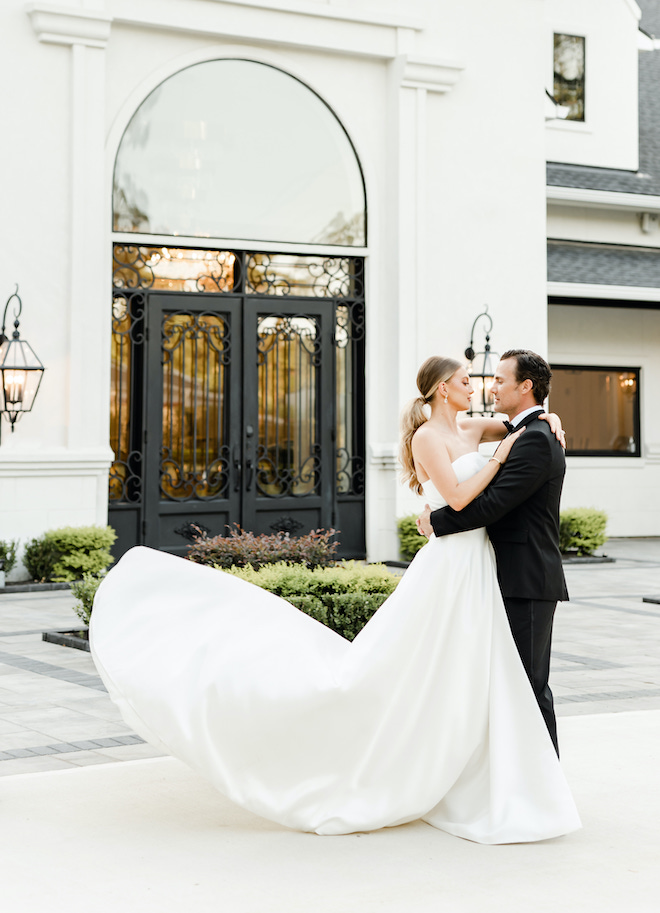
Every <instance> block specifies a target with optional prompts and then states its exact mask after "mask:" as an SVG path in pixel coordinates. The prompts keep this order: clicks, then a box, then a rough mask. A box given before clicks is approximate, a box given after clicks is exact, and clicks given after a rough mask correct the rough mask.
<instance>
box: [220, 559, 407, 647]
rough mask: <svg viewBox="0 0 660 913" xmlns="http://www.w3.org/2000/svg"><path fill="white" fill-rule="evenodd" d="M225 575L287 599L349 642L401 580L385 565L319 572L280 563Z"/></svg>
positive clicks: (352, 563) (233, 570) (344, 566)
mask: <svg viewBox="0 0 660 913" xmlns="http://www.w3.org/2000/svg"><path fill="white" fill-rule="evenodd" d="M226 572H227V573H229V574H233V575H234V576H235V577H240V578H241V579H242V580H247V581H249V582H250V583H254V584H256V585H257V586H261V587H263V588H264V589H265V590H268V591H269V592H271V593H275V594H276V595H277V596H282V598H284V599H286V600H287V601H288V602H290V603H291V604H292V605H295V606H296V608H298V609H300V610H301V611H303V612H305V614H307V615H311V616H312V618H315V619H316V620H317V621H320V622H321V623H322V624H325V625H327V626H328V627H329V628H332V630H333V631H336V632H337V633H338V634H341V636H342V637H345V638H346V639H347V640H353V638H354V637H355V636H356V635H357V634H358V632H359V631H361V630H362V628H363V627H364V625H365V624H366V623H367V622H368V621H369V619H370V618H371V616H372V615H373V614H374V612H375V611H376V609H378V608H379V606H381V605H382V603H383V602H384V601H385V600H386V599H387V597H388V596H389V595H390V593H393V592H394V590H395V589H396V586H397V583H398V582H399V578H398V577H397V576H396V575H395V574H391V573H390V572H389V571H388V570H387V569H386V568H385V567H384V566H383V565H382V564H371V565H366V566H365V565H362V564H359V563H358V562H356V561H345V562H342V563H339V564H335V565H333V566H332V567H317V568H308V567H305V566H304V565H301V564H297V565H294V564H287V563H285V562H280V563H277V564H268V565H265V566H263V567H261V568H260V569H258V570H255V568H253V567H251V566H247V567H242V568H238V567H233V568H228V569H226Z"/></svg>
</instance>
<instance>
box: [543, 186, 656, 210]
mask: <svg viewBox="0 0 660 913" xmlns="http://www.w3.org/2000/svg"><path fill="white" fill-rule="evenodd" d="M546 198H547V200H548V202H549V203H563V204H564V205H565V206H584V207H587V208H590V209H618V210H628V211H629V212H660V196H655V195H653V194H650V193H619V192H617V191H615V190H587V189H586V188H583V187H555V186H550V185H548V186H547V187H546Z"/></svg>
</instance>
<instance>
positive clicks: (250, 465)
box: [245, 447, 254, 491]
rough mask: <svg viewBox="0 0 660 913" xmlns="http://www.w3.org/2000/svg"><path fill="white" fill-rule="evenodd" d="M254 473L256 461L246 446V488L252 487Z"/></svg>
mask: <svg viewBox="0 0 660 913" xmlns="http://www.w3.org/2000/svg"><path fill="white" fill-rule="evenodd" d="M253 475H254V461H253V459H252V457H251V456H250V452H249V450H248V448H247V447H246V454H245V490H246V491H250V489H251V488H252V476H253Z"/></svg>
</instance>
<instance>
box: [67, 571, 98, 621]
mask: <svg viewBox="0 0 660 913" xmlns="http://www.w3.org/2000/svg"><path fill="white" fill-rule="evenodd" d="M104 577H105V571H101V572H100V573H98V574H90V573H89V572H88V573H85V574H83V575H82V580H74V581H73V583H72V584H71V593H72V595H73V596H75V597H76V599H77V600H78V603H77V604H76V605H75V606H74V607H73V611H74V612H75V613H76V615H77V616H78V618H79V619H80V620H81V621H82V623H83V624H86V625H88V626H89V620H90V618H91V617H92V608H93V606H94V597H95V596H96V591H97V590H98V588H99V586H100V583H101V581H102V580H103V578H104Z"/></svg>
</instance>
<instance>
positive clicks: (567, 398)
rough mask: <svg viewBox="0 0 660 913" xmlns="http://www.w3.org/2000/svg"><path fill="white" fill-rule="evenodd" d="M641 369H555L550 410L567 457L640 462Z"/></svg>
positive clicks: (578, 366) (572, 367)
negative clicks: (562, 430)
mask: <svg viewBox="0 0 660 913" xmlns="http://www.w3.org/2000/svg"><path fill="white" fill-rule="evenodd" d="M639 381H640V370H639V368H631V367H625V368H610V367H598V366H596V365H553V366H552V387H551V389H550V408H551V409H552V411H553V412H557V413H558V414H559V415H560V416H561V420H562V423H563V425H564V428H565V430H566V454H567V456H616V457H638V456H641V441H640V422H639Z"/></svg>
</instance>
